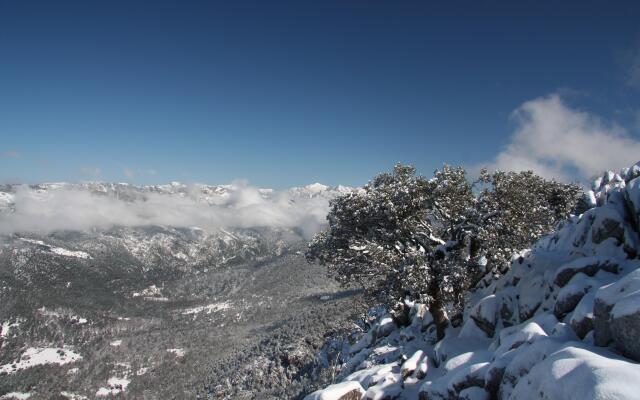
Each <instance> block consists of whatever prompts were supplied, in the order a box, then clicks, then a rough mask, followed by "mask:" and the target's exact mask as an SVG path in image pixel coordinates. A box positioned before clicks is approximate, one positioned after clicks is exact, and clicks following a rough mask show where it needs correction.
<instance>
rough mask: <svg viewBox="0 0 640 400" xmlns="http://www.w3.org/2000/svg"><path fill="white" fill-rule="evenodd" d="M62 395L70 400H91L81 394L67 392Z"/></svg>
mask: <svg viewBox="0 0 640 400" xmlns="http://www.w3.org/2000/svg"><path fill="white" fill-rule="evenodd" d="M60 394H61V395H62V396H64V397H66V398H67V399H69V400H89V398H88V397H87V396H83V395H81V394H76V393H71V392H65V391H62V392H60Z"/></svg>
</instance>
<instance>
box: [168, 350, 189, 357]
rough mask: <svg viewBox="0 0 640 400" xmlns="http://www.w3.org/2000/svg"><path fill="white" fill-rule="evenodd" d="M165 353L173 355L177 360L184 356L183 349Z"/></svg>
mask: <svg viewBox="0 0 640 400" xmlns="http://www.w3.org/2000/svg"><path fill="white" fill-rule="evenodd" d="M167 352H168V353H171V354H173V355H175V356H176V357H178V358H180V357H184V355H185V354H186V352H185V351H184V349H167Z"/></svg>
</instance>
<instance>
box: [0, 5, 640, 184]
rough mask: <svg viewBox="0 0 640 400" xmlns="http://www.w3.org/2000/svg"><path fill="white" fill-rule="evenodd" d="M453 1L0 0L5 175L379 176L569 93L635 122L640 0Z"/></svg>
mask: <svg viewBox="0 0 640 400" xmlns="http://www.w3.org/2000/svg"><path fill="white" fill-rule="evenodd" d="M445 3H447V2H405V1H388V2H381V1H375V0H357V1H352V0H336V1H322V2H320V1H304V0H303V1H299V0H298V1H290V2H281V1H256V2H245V1H231V2H214V1H175V2H163V1H141V2H137V1H109V2H106V1H105V2H95V1H77V2H68V1H55V2H54V1H42V2H38V1H28V0H27V1H13V0H0V153H1V156H0V182H8V181H12V182H13V181H27V182H36V181H55V180H72V181H75V180H88V179H97V180H108V181H130V182H134V183H161V182H168V181H170V180H180V181H199V182H207V183H226V182H229V181H231V180H233V179H235V178H245V179H248V180H249V181H250V182H251V183H253V184H256V185H260V186H272V187H288V186H293V185H300V184H306V183H311V182H315V181H320V182H323V183H326V184H331V185H334V184H339V183H341V184H351V185H353V184H362V183H364V182H365V181H367V180H368V179H369V178H370V177H371V176H372V175H374V174H375V173H377V172H379V171H381V170H385V169H388V168H390V167H391V166H392V165H393V163H395V162H396V161H402V162H407V163H413V164H415V165H416V166H417V167H418V168H419V169H420V171H422V172H424V173H430V172H431V171H432V170H433V169H435V168H436V167H439V166H440V165H441V164H442V163H444V162H448V163H454V164H458V163H464V164H476V163H481V162H483V161H486V160H490V159H492V158H493V157H495V155H496V154H497V153H498V152H499V151H500V149H501V148H503V147H504V146H505V145H506V144H508V142H509V140H510V139H509V138H510V136H511V134H512V133H513V129H514V126H513V121H512V120H510V119H509V115H510V114H511V112H512V111H513V110H514V109H516V108H517V107H519V106H520V105H521V104H522V103H523V102H525V101H528V100H531V99H534V98H538V97H540V96H546V95H549V94H550V93H558V92H560V93H565V94H566V95H567V96H568V97H569V98H571V101H573V102H576V103H578V104H579V106H580V107H583V108H585V109H588V110H589V112H592V113H594V114H596V115H599V116H601V117H603V118H605V119H607V120H612V121H615V122H616V123H619V124H621V125H624V126H626V127H628V129H629V130H630V132H631V133H633V132H636V133H637V127H638V126H640V125H638V123H639V121H640V112H639V111H638V110H640V101H639V100H640V90H638V88H637V87H633V85H630V84H629V82H628V77H627V75H628V73H627V72H628V71H629V70H630V68H633V65H631V64H632V63H633V56H630V54H631V55H632V54H634V53H633V52H634V51H636V49H638V48H639V47H638V46H639V45H640V2H635V3H636V4H639V6H634V5H633V4H634V3H633V2H627V3H620V2H616V3H617V5H614V6H612V5H611V4H609V3H614V2H605V1H601V2H593V3H592V4H591V5H587V6H585V5H582V6H578V5H577V4H578V3H576V4H575V5H571V4H568V3H565V5H563V6H557V5H552V3H547V5H529V6H525V5H518V6H515V5H509V4H510V3H511V2H509V3H505V4H500V3H497V2H482V3H484V4H485V5H483V6H478V5H475V6H471V4H473V3H478V2H471V1H470V2H467V3H463V2H459V3H455V2H454V3H455V4H458V5H457V6H455V7H445V6H444V4H445ZM518 3H521V2H518ZM535 3H539V2H535ZM554 3H556V2H554ZM580 3H583V2H580ZM487 4H488V5H487ZM522 4H524V3H522ZM630 59H631V61H630ZM630 63H631V64H630ZM638 68H640V66H638ZM634 129H635V131H634ZM639 156H640V155H639Z"/></svg>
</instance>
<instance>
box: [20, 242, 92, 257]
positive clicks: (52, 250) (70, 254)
mask: <svg viewBox="0 0 640 400" xmlns="http://www.w3.org/2000/svg"><path fill="white" fill-rule="evenodd" d="M20 240H22V241H23V242H27V243H31V244H35V245H37V246H39V247H40V248H41V249H42V250H44V251H47V252H50V253H53V254H57V255H59V256H64V257H75V258H83V259H88V260H90V259H92V258H93V257H91V255H90V254H89V253H87V252H84V251H79V250H75V251H74V250H68V249H65V248H62V247H55V246H51V245H48V244H46V243H45V242H43V241H42V240H34V239H27V238H20Z"/></svg>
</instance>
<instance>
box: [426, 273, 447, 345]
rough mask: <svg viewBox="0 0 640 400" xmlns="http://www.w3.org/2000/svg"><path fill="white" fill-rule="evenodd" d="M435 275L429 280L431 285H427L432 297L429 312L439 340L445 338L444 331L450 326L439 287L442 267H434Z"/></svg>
mask: <svg viewBox="0 0 640 400" xmlns="http://www.w3.org/2000/svg"><path fill="white" fill-rule="evenodd" d="M433 271H434V275H435V276H434V277H433V278H432V279H431V281H430V282H429V286H428V287H427V290H428V294H429V297H431V299H432V300H431V301H430V302H429V312H430V313H431V316H432V317H433V322H434V323H435V324H436V333H437V339H438V341H440V340H442V339H444V333H445V330H446V329H447V326H449V317H447V313H446V311H445V310H444V302H443V301H442V295H441V292H440V288H438V282H439V281H440V279H438V274H440V269H435V268H434V270H433Z"/></svg>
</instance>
